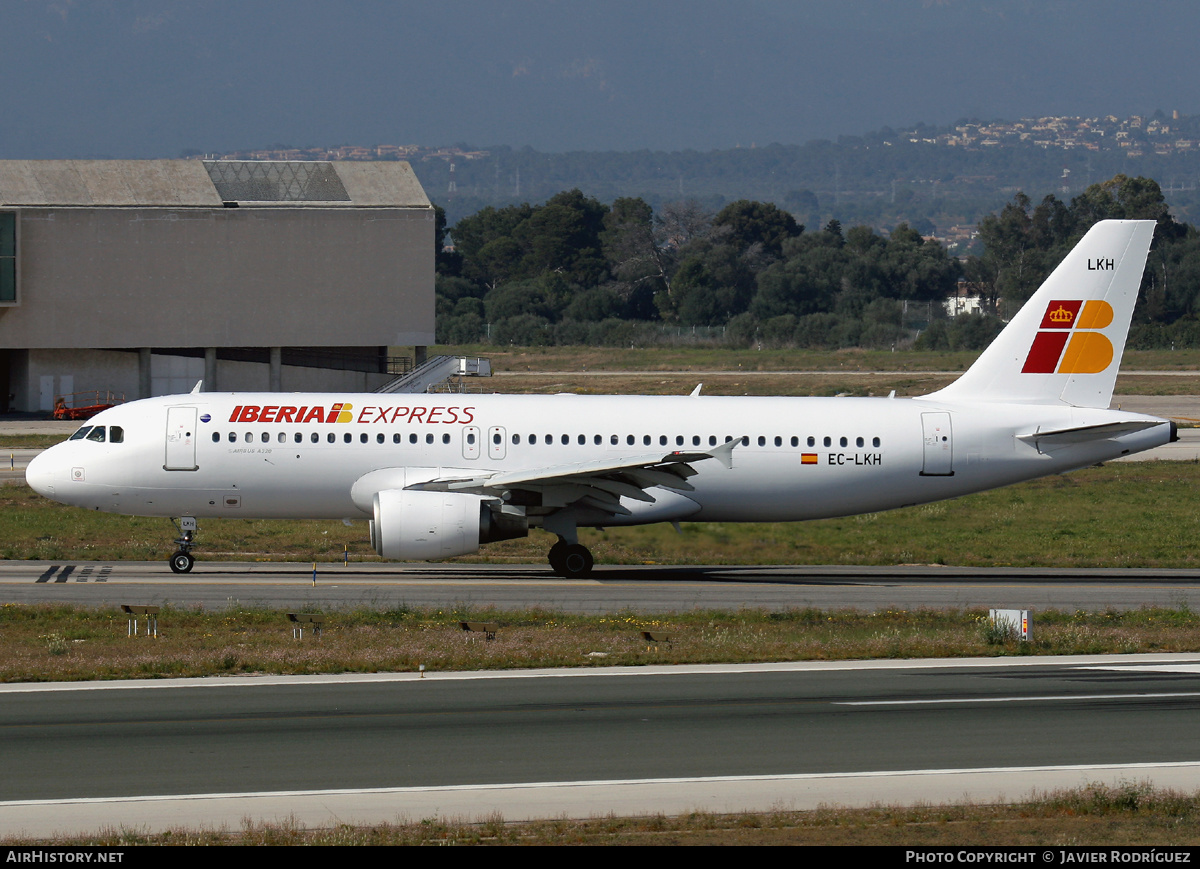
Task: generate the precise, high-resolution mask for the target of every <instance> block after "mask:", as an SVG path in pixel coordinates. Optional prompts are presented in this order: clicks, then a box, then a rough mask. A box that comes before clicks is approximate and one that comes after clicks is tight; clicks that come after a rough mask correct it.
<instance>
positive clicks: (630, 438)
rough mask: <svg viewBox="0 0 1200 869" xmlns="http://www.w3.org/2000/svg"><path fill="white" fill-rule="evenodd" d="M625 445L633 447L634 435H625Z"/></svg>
mask: <svg viewBox="0 0 1200 869" xmlns="http://www.w3.org/2000/svg"><path fill="white" fill-rule="evenodd" d="M625 443H626V444H628V445H629V446H633V435H625Z"/></svg>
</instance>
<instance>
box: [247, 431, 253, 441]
mask: <svg viewBox="0 0 1200 869" xmlns="http://www.w3.org/2000/svg"><path fill="white" fill-rule="evenodd" d="M246 443H248V444H252V443H254V432H252V431H248V432H246Z"/></svg>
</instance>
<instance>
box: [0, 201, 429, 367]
mask: <svg viewBox="0 0 1200 869" xmlns="http://www.w3.org/2000/svg"><path fill="white" fill-rule="evenodd" d="M15 210H16V211H17V214H18V230H17V232H18V263H19V269H20V287H19V303H18V304H17V305H16V306H15V307H5V308H0V348H63V347H75V348H102V349H103V348H118V347H122V348H133V347H270V346H282V347H296V346H303V347H323V346H387V345H393V346H395V345H399V346H405V345H408V346H411V345H427V344H432V343H433V336H434V293H433V268H434V265H433V253H434V251H433V231H434V214H433V210H432V209H430V208H345V207H343V208H319V207H286V208H283V207H280V208H275V207H244V208H217V209H208V208H58V207H23V208H18V209H15Z"/></svg>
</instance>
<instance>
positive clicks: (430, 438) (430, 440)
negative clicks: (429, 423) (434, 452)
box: [425, 432, 433, 444]
mask: <svg viewBox="0 0 1200 869" xmlns="http://www.w3.org/2000/svg"><path fill="white" fill-rule="evenodd" d="M425 443H427V444H431V443H433V433H432V432H430V433H429V434H427V435H425Z"/></svg>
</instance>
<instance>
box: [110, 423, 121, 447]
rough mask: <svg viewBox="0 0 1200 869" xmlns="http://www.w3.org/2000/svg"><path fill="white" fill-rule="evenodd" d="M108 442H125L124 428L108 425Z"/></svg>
mask: <svg viewBox="0 0 1200 869" xmlns="http://www.w3.org/2000/svg"><path fill="white" fill-rule="evenodd" d="M108 442H109V443H110V444H121V443H124V442H125V429H123V428H121V427H120V426H119V425H110V426H109V427H108Z"/></svg>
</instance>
